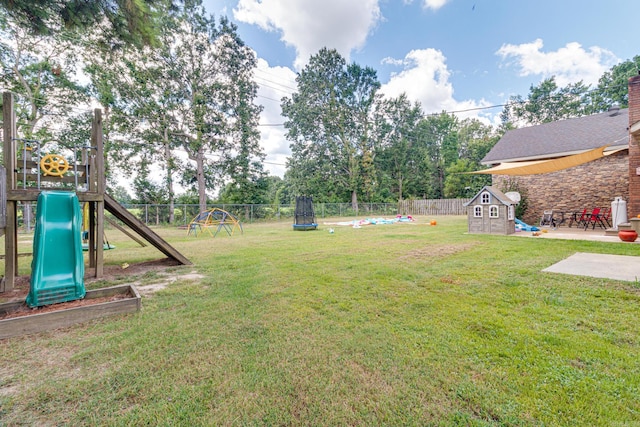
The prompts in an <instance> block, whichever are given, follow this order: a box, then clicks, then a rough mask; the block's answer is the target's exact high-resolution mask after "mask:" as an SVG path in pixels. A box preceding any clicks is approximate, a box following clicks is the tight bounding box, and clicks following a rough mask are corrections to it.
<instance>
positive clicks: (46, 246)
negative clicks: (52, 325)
mask: <svg viewBox="0 0 640 427" xmlns="http://www.w3.org/2000/svg"><path fill="white" fill-rule="evenodd" d="M81 233H82V213H81V210H80V203H79V202H78V197H77V196H76V194H75V193H73V192H62V191H43V192H42V193H40V195H39V196H38V206H37V210H36V230H35V234H34V236H33V261H32V263H31V288H30V290H29V295H28V296H27V305H28V306H29V307H40V306H43V305H49V304H55V303H59V302H66V301H73V300H77V299H81V298H84V296H85V288H84V259H83V257H82V236H81Z"/></svg>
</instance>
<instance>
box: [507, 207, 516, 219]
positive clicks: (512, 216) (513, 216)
mask: <svg viewBox="0 0 640 427" xmlns="http://www.w3.org/2000/svg"><path fill="white" fill-rule="evenodd" d="M515 217H516V214H515V209H514V207H513V205H509V214H508V216H507V219H509V221H513V219H514V218H515Z"/></svg>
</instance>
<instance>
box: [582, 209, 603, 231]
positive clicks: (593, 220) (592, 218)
mask: <svg viewBox="0 0 640 427" xmlns="http://www.w3.org/2000/svg"><path fill="white" fill-rule="evenodd" d="M590 225H593V226H592V229H593V230H595V229H596V225H599V226H601V227H602V228H606V227H604V225H602V219H601V215H600V208H593V210H592V211H591V213H590V214H589V215H588V216H587V218H586V220H585V222H584V229H585V230H586V229H587V228H589V226H590Z"/></svg>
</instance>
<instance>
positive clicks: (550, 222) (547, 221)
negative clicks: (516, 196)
mask: <svg viewBox="0 0 640 427" xmlns="http://www.w3.org/2000/svg"><path fill="white" fill-rule="evenodd" d="M544 226H548V227H553V228H555V227H556V220H555V218H554V217H553V211H552V210H551V211H544V212H543V213H542V218H540V227H544Z"/></svg>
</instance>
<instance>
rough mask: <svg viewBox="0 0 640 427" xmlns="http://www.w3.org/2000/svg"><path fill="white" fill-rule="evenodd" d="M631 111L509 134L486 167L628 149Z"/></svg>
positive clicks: (545, 124)
mask: <svg viewBox="0 0 640 427" xmlns="http://www.w3.org/2000/svg"><path fill="white" fill-rule="evenodd" d="M628 126H629V109H627V108H625V109H620V110H618V111H617V112H616V113H611V112H606V113H600V114H594V115H591V116H584V117H578V118H575V119H566V120H560V121H557V122H551V123H544V124H541V125H537V126H530V127H526V128H521V129H514V130H510V131H507V132H506V133H505V134H504V136H503V137H502V138H501V139H500V141H498V143H497V144H496V145H495V146H494V147H493V148H492V149H491V151H489V153H487V155H486V156H485V157H484V159H482V163H483V164H493V163H502V162H514V161H522V160H539V159H548V158H552V157H559V156H567V155H571V154H577V153H580V152H582V151H586V150H590V149H593V148H598V147H602V146H603V145H607V144H610V146H609V148H608V149H613V148H624V147H626V146H628V135H629V132H628V130H627V128H628Z"/></svg>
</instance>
